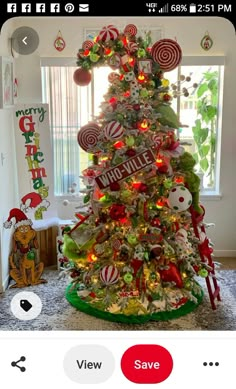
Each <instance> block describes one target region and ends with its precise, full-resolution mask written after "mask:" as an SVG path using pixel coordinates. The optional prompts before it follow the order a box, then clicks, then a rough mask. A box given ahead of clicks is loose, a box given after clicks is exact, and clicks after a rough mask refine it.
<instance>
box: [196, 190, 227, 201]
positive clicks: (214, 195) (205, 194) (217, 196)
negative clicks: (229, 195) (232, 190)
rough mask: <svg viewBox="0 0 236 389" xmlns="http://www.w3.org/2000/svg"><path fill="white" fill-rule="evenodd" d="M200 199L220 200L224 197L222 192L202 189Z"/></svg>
mask: <svg viewBox="0 0 236 389" xmlns="http://www.w3.org/2000/svg"><path fill="white" fill-rule="evenodd" d="M200 199H201V200H202V201H205V200H210V201H218V200H221V199H222V194H221V193H219V192H215V191H210V190H206V191H202V192H201V193H200Z"/></svg>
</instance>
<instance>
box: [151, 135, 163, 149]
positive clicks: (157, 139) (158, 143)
mask: <svg viewBox="0 0 236 389" xmlns="http://www.w3.org/2000/svg"><path fill="white" fill-rule="evenodd" d="M152 141H153V142H154V144H155V146H156V147H157V148H159V147H161V144H162V140H161V137H160V135H157V134H154V135H153V136H152Z"/></svg>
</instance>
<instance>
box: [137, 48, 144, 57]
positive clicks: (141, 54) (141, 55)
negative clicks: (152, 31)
mask: <svg viewBox="0 0 236 389" xmlns="http://www.w3.org/2000/svg"><path fill="white" fill-rule="evenodd" d="M137 56H138V58H143V57H146V51H145V50H144V49H138V52H137Z"/></svg>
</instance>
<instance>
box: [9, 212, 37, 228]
mask: <svg viewBox="0 0 236 389" xmlns="http://www.w3.org/2000/svg"><path fill="white" fill-rule="evenodd" d="M12 219H15V223H14V228H15V229H16V228H18V227H20V226H31V225H32V224H33V223H32V220H30V219H28V218H27V216H26V215H25V214H24V212H22V211H21V210H20V209H19V208H13V209H11V210H10V213H9V216H8V219H7V220H6V221H5V223H3V226H4V227H5V228H10V227H11V226H12V225H13V222H12Z"/></svg>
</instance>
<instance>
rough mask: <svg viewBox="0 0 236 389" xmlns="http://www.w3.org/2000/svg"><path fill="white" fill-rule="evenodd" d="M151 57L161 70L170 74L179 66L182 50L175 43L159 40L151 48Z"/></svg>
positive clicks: (169, 40) (170, 40) (168, 40)
mask: <svg viewBox="0 0 236 389" xmlns="http://www.w3.org/2000/svg"><path fill="white" fill-rule="evenodd" d="M151 56H152V58H153V60H154V61H155V62H157V63H158V64H159V65H160V68H161V69H162V70H164V71H166V72H170V71H171V70H173V69H175V68H176V67H177V66H178V65H179V64H180V62H181V59H182V50H181V47H180V46H179V44H178V43H177V42H176V41H174V40H172V39H161V40H159V41H158V42H156V43H154V45H153V46H152V49H151Z"/></svg>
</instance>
